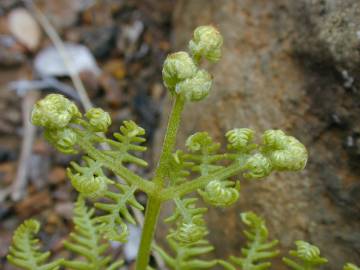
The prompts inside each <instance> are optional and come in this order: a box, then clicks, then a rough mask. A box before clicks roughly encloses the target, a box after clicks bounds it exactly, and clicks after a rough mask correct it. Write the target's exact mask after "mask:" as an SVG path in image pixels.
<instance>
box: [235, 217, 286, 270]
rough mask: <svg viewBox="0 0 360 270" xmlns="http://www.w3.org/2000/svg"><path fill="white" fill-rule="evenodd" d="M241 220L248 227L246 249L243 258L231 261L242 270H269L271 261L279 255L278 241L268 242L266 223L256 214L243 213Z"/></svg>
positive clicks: (243, 251) (245, 232) (243, 250)
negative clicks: (276, 247) (276, 248)
mask: <svg viewBox="0 0 360 270" xmlns="http://www.w3.org/2000/svg"><path fill="white" fill-rule="evenodd" d="M241 220H242V222H243V223H245V225H247V227H248V229H247V230H246V231H244V234H245V236H246V239H247V243H246V247H244V248H242V250H241V253H242V256H241V257H234V256H232V257H230V260H231V261H232V262H233V263H234V264H236V265H238V266H240V267H241V269H242V270H264V269H269V267H270V266H271V263H270V262H269V259H271V258H274V257H276V256H277V255H278V254H279V251H278V250H275V249H274V248H275V246H276V245H277V243H278V241H277V240H273V241H269V240H268V237H269V233H268V230H267V228H266V224H265V221H264V220H263V219H262V218H261V217H259V216H257V215H256V214H255V213H253V212H245V213H242V214H241ZM229 269H230V268H229Z"/></svg>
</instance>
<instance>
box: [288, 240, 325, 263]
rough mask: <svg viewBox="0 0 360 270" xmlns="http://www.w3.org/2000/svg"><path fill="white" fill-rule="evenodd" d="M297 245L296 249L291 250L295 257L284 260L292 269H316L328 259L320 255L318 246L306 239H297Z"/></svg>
mask: <svg viewBox="0 0 360 270" xmlns="http://www.w3.org/2000/svg"><path fill="white" fill-rule="evenodd" d="M295 245H296V250H291V251H290V252H289V254H290V255H291V256H292V257H294V259H289V258H286V257H285V258H283V262H284V263H285V264H286V265H287V266H289V267H290V268H291V269H295V270H316V269H319V266H320V265H322V264H326V263H327V259H326V258H323V257H321V256H320V250H319V248H318V247H316V246H314V245H311V244H309V243H307V242H305V241H296V242H295Z"/></svg>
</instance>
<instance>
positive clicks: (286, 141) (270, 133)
mask: <svg viewBox="0 0 360 270" xmlns="http://www.w3.org/2000/svg"><path fill="white" fill-rule="evenodd" d="M262 152H263V153H264V155H266V156H267V157H268V158H269V160H270V162H271V164H272V166H273V168H274V169H275V170H277V171H299V170H302V169H304V168H305V165H306V162H307V157H308V155H307V151H306V148H305V146H304V145H303V144H302V143H300V142H299V141H298V140H297V139H296V138H294V137H292V136H288V135H286V134H285V133H284V132H283V131H281V130H267V131H266V132H265V133H264V135H263V147H262Z"/></svg>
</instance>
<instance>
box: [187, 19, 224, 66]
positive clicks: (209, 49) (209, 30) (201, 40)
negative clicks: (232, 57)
mask: <svg viewBox="0 0 360 270" xmlns="http://www.w3.org/2000/svg"><path fill="white" fill-rule="evenodd" d="M222 44H223V38H222V36H221V34H220V32H219V31H218V30H217V29H216V28H215V27H213V26H211V25H204V26H199V27H197V28H196V29H195V31H194V37H193V39H192V40H190V42H189V49H190V52H191V54H192V55H193V57H194V58H195V59H196V60H197V61H198V60H200V59H201V57H204V58H206V59H207V60H209V61H210V62H217V61H219V59H220V57H221V47H222Z"/></svg>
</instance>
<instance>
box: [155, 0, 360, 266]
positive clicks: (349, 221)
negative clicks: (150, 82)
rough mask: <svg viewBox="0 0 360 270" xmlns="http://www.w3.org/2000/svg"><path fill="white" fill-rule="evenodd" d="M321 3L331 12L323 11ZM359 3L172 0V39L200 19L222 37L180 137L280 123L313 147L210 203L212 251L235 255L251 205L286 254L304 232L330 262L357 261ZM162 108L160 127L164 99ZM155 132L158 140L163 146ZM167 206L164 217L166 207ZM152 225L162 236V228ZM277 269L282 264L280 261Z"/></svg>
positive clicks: (183, 41) (183, 37)
mask: <svg viewBox="0 0 360 270" xmlns="http://www.w3.org/2000/svg"><path fill="white" fill-rule="evenodd" d="M324 3H325V4H324ZM322 5H325V6H327V7H328V11H329V12H326V13H325V14H324V12H323V11H321V6H322ZM358 5H359V4H358V1H356V0H347V1H331V0H328V1H320V0H319V1H316V0H315V1H310V0H309V1H286V0H280V1H267V2H266V3H264V1H250V0H245V1H244V0H236V1H227V2H224V3H223V4H222V5H219V4H218V3H217V2H216V1H205V0H200V1H181V0H180V1H178V4H177V7H176V9H175V15H176V16H175V18H174V25H175V33H174V34H173V36H174V38H175V40H174V43H175V47H176V48H178V49H181V50H183V49H184V48H186V46H187V42H188V40H189V39H190V38H191V35H192V31H193V29H195V27H196V26H198V25H203V24H209V23H211V24H214V25H215V26H217V27H218V28H219V30H220V32H221V33H222V34H223V36H224V51H223V57H222V59H221V60H220V62H219V63H218V64H216V65H214V66H213V67H212V68H211V73H212V74H213V75H214V80H215V81H214V85H213V89H212V92H211V93H210V95H209V98H207V99H206V100H205V101H203V102H201V103H196V104H187V105H186V108H185V111H184V115H183V120H182V127H181V129H180V134H179V138H178V143H179V145H181V147H183V145H184V141H185V139H186V138H187V137H188V136H189V135H191V134H193V133H194V132H196V131H208V132H209V133H210V134H211V135H212V136H213V137H214V138H215V139H216V140H218V141H221V142H224V134H225V132H226V131H227V130H229V129H231V128H234V127H250V128H253V129H254V130H255V131H256V132H257V134H258V135H257V136H258V138H259V137H260V135H261V133H262V132H263V131H264V130H266V129H270V128H280V129H283V130H285V131H286V132H288V133H290V134H292V135H293V136H295V137H297V138H298V139H299V140H300V141H302V142H303V143H304V144H305V145H306V147H307V148H308V149H309V156H310V157H309V162H308V166H307V168H306V169H305V171H303V172H301V173H276V174H274V175H272V176H271V177H268V178H267V179H266V180H264V181H259V182H251V183H249V182H245V181H242V191H241V197H240V202H239V204H237V205H236V206H235V207H232V208H229V209H226V210H219V209H215V208H211V207H210V209H209V213H208V214H207V220H208V223H209V227H210V232H211V233H210V236H209V239H210V240H211V242H212V243H213V244H214V245H215V247H216V251H215V253H216V256H217V257H221V258H226V257H227V256H229V255H238V254H240V249H241V247H242V246H243V244H244V242H243V238H242V237H241V236H240V235H241V231H242V230H243V229H244V228H243V227H242V226H241V222H240V219H239V213H240V212H242V211H248V210H252V211H255V212H257V213H259V214H261V215H262V216H263V217H265V218H266V220H267V224H268V226H269V230H270V232H271V238H277V239H279V240H280V243H281V246H280V249H281V252H282V255H284V254H286V253H287V251H288V250H289V249H291V248H292V247H293V242H294V240H298V239H303V240H306V241H310V242H311V243H313V244H316V245H318V246H319V247H320V249H321V251H322V254H323V255H324V256H326V257H327V258H328V259H329V261H330V263H329V264H328V265H327V266H326V269H329V270H333V269H334V270H335V269H341V268H342V265H343V264H344V262H346V261H351V262H354V263H359V257H358V252H357V250H358V248H357V247H358V246H359V243H360V238H358V236H356V235H355V234H353V232H357V231H360V222H359V216H360V205H359V200H358V196H359V190H360V182H359V179H360V167H359V164H360V163H359V161H360V159H359V158H360V155H359V154H357V153H359V152H357V151H353V150H351V151H350V149H348V148H347V147H346V138H348V137H349V136H352V138H355V139H352V141H353V142H356V140H357V139H356V138H358V137H359V134H360V132H359V126H360V109H359V106H358V100H359V98H360V96H359V93H357V91H356V89H358V87H359V79H360V72H359V66H360V65H359V59H358V53H359V49H358V48H359V47H358V43H357V41H356V35H357V34H356V33H357V32H356V31H355V28H356V25H359V24H358V23H357V22H358V19H359V16H358V15H357V14H358V13H357V12H358ZM194 18H196V19H194ZM336 18H337V19H336ZM304 22H306V24H305V23H304ZM350 35H352V36H351V37H350ZM345 43H346V44H345ZM319 44H320V45H321V46H320V45H319ZM341 44H342V45H341ZM339 50H340V51H339ZM342 69H345V70H347V71H349V72H348V74H347V75H348V76H347V80H346V81H349V80H350V79H349V78H348V77H349V76H350V77H352V78H353V82H352V86H351V87H350V90H349V87H346V86H348V85H349V83H347V84H346V85H344V76H343V75H342V74H341V70H342ZM162 115H163V121H162V132H163V131H164V128H165V125H166V121H167V118H168V115H169V106H168V108H167V109H165V110H164V112H163V114H162ZM334 115H335V116H336V117H334ZM334 119H335V120H336V121H334ZM160 134H162V133H161V132H159V134H158V139H157V145H156V146H155V149H160V147H161V140H162V138H161V136H160ZM350 145H351V147H355V146H356V144H355V143H352V144H350ZM352 149H353V148H352ZM164 209H165V210H164V213H163V215H164V216H166V215H167V214H168V212H169V208H164ZM158 231H159V235H160V237H159V239H163V237H164V232H165V230H164V228H159V230H158ZM345 239H346V240H345ZM224 243H226V245H224ZM274 268H276V269H279V270H281V269H285V268H284V266H283V265H282V263H281V262H280V260H278V261H276V262H275V263H274Z"/></svg>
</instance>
